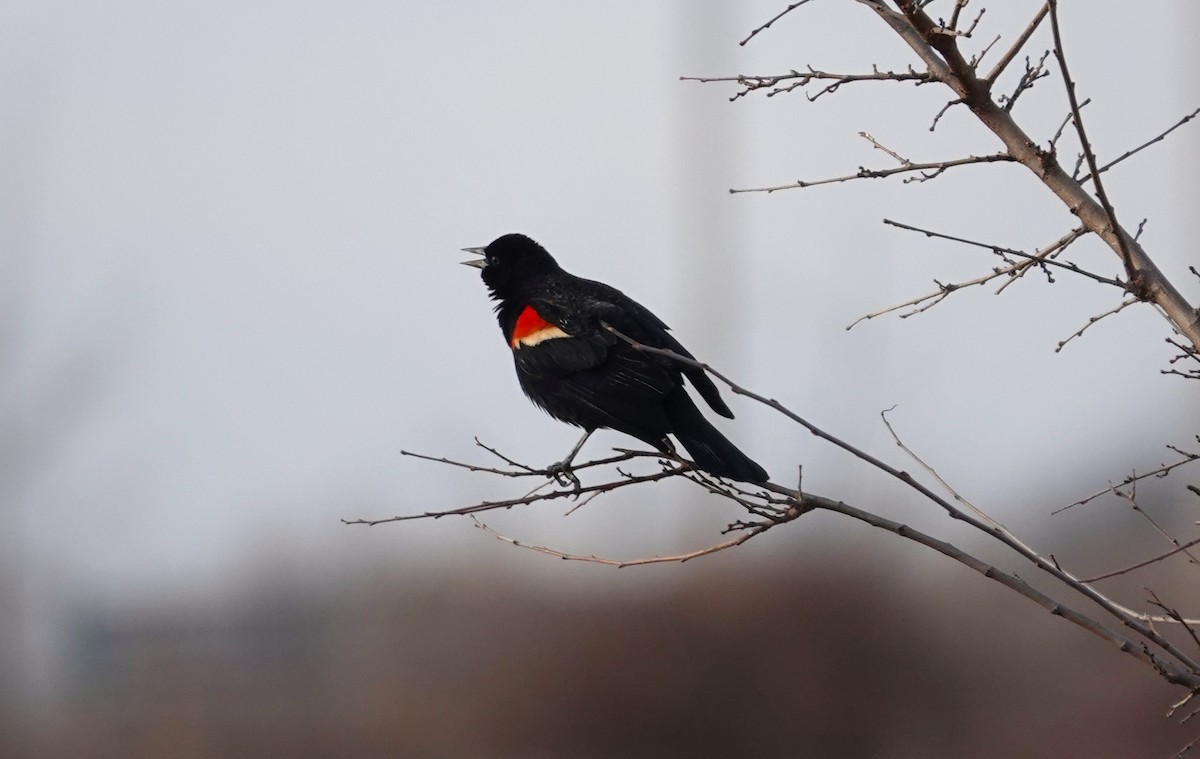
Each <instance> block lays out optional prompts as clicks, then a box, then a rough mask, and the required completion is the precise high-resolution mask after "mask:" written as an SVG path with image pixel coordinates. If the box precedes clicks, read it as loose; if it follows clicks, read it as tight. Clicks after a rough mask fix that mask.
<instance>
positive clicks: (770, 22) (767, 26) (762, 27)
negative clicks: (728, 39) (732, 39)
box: [738, 0, 810, 46]
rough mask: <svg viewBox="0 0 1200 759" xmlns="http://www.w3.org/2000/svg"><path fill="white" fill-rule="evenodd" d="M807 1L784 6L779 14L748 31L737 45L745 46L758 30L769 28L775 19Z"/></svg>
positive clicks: (763, 30) (801, 0)
mask: <svg viewBox="0 0 1200 759" xmlns="http://www.w3.org/2000/svg"><path fill="white" fill-rule="evenodd" d="M807 2H810V0H798V2H795V3H792V4H791V5H789V6H788V7H786V8H784V9H783V10H782V11H780V12H779V14H778V15H776V16H775V17H774V18H772V19H771V20H770V21H768V22H767V23H765V24H763V25H762V26H760V27H758V28H757V29H755V30H754V31H752V32H750V34H749V35H748V36H747V37H746V39H744V40H742V41H741V42H739V43H738V44H739V45H742V46H745V44H746V43H747V42H749V41H750V40H752V39H754V38H755V37H756V36H757V35H758V33H759V32H765V31H766V30H768V29H770V28H771V24H774V23H775V22H776V21H778V20H779V19H781V18H783V17H784V16H786V15H787V14H789V13H791V12H792V11H794V10H796V9H797V8H799V7H800V6H801V5H804V4H805V3H807Z"/></svg>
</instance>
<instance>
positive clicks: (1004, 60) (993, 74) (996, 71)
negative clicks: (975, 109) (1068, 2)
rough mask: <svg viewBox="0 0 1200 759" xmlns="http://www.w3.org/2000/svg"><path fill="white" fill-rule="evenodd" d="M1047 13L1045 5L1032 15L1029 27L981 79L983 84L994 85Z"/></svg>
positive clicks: (1048, 9)
mask: <svg viewBox="0 0 1200 759" xmlns="http://www.w3.org/2000/svg"><path fill="white" fill-rule="evenodd" d="M1049 11H1050V4H1049V3H1047V4H1045V5H1043V6H1042V7H1041V9H1040V10H1038V12H1037V14H1036V15H1034V17H1033V20H1032V21H1030V22H1029V25H1028V26H1026V27H1025V31H1023V32H1021V36H1019V37H1017V40H1016V42H1014V43H1013V44H1012V47H1010V48H1009V49H1008V52H1006V53H1005V54H1004V55H1003V56H1002V57H1001V58H1000V60H999V61H996V65H995V66H993V67H992V70H991V71H989V72H988V75H987V76H985V77H984V78H983V81H984V83H985V84H987V86H988V87H989V88H990V87H991V86H992V85H993V84H995V83H996V78H997V77H999V76H1000V75H1001V74H1002V73H1004V69H1005V68H1007V67H1008V64H1010V63H1012V61H1013V59H1014V58H1016V57H1017V54H1019V53H1020V52H1021V48H1023V47H1025V43H1026V42H1028V41H1029V38H1030V37H1032V36H1033V33H1034V32H1035V31H1037V28H1038V25H1039V24H1041V23H1042V19H1044V18H1046V14H1047V13H1048V12H1049Z"/></svg>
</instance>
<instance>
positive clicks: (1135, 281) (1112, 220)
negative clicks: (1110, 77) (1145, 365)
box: [1047, 0, 1150, 300]
mask: <svg viewBox="0 0 1200 759" xmlns="http://www.w3.org/2000/svg"><path fill="white" fill-rule="evenodd" d="M1047 5H1049V6H1050V28H1051V29H1052V30H1053V33H1054V57H1055V58H1057V59H1058V67H1059V69H1060V70H1061V72H1062V79H1063V85H1064V86H1065V87H1066V89H1067V100H1068V101H1069V102H1070V103H1071V113H1072V114H1073V115H1074V117H1075V119H1074V120H1075V131H1076V132H1077V133H1078V134H1079V145H1080V147H1081V148H1082V150H1083V155H1084V158H1085V159H1086V160H1087V165H1088V169H1089V171H1091V174H1092V183H1093V184H1094V185H1095V187H1096V199H1097V200H1099V201H1100V205H1101V206H1102V207H1103V208H1104V213H1105V215H1106V216H1107V217H1108V223H1109V225H1110V227H1111V230H1112V233H1113V234H1114V235H1116V238H1117V253H1118V254H1119V255H1120V257H1121V262H1122V263H1123V264H1124V265H1125V276H1126V278H1127V279H1128V280H1129V281H1128V288H1129V291H1130V292H1131V293H1132V294H1133V295H1135V296H1137V297H1138V298H1139V299H1141V300H1150V298H1149V296H1148V295H1147V293H1145V292H1144V289H1145V288H1144V286H1143V279H1144V277H1143V274H1142V272H1141V270H1139V269H1138V267H1137V265H1136V264H1135V263H1134V260H1133V254H1132V253H1131V252H1130V250H1129V246H1128V245H1127V244H1126V242H1125V233H1124V231H1123V230H1122V229H1121V225H1120V224H1119V223H1118V222H1117V212H1116V211H1115V210H1113V205H1112V202H1111V201H1110V200H1109V199H1108V193H1107V192H1105V190H1104V184H1103V183H1102V182H1101V181H1100V170H1099V168H1098V167H1097V165H1096V153H1095V151H1094V150H1092V143H1091V142H1089V141H1088V136H1087V130H1086V129H1085V128H1084V126H1083V115H1082V114H1080V112H1079V101H1078V99H1077V98H1076V97H1075V82H1074V80H1072V79H1071V72H1070V70H1069V69H1068V68H1067V54H1066V52H1065V50H1064V49H1063V43H1062V32H1061V30H1060V29H1059V27H1058V0H1047Z"/></svg>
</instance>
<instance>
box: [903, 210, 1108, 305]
mask: <svg viewBox="0 0 1200 759" xmlns="http://www.w3.org/2000/svg"><path fill="white" fill-rule="evenodd" d="M883 223H884V224H888V225H890V226H893V227H897V228H899V229H907V230H909V231H910V232H920V233H921V234H923V235H925V236H926V237H938V238H941V239H943V240H951V241H953V242H961V243H963V244H964V245H973V246H975V247H977V248H986V249H988V250H990V251H992V252H993V253H995V254H997V255H1009V256H1016V257H1018V258H1025V259H1029V260H1031V261H1032V260H1035V259H1036V261H1037V263H1038V264H1045V265H1050V266H1056V267H1058V268H1061V269H1066V270H1067V271H1070V272H1074V273H1075V274H1081V275H1083V276H1085V277H1087V278H1089V279H1094V280H1095V281H1097V282H1102V283H1104V284H1106V285H1112V286H1113V287H1119V288H1121V289H1122V290H1124V289H1125V283H1124V282H1121V281H1120V280H1116V279H1110V278H1109V277H1102V276H1100V275H1099V274H1093V273H1092V272H1090V271H1087V270H1086V269H1081V268H1080V267H1078V266H1076V265H1075V264H1073V263H1071V262H1069V261H1068V262H1063V261H1055V260H1053V259H1051V258H1046V257H1042V258H1037V257H1036V256H1033V255H1031V254H1029V253H1026V252H1024V251H1021V250H1016V249H1014V248H1006V247H1004V246H1002V245H992V244H990V243H984V242H979V241H978V240H968V239H967V238H965V237H955V236H954V235H947V234H943V233H941V232H934V231H932V230H929V229H922V228H921V227H914V226H911V225H909V224H903V223H901V222H898V221H892V220H891V219H884V220H883Z"/></svg>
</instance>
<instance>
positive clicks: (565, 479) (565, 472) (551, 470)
mask: <svg viewBox="0 0 1200 759" xmlns="http://www.w3.org/2000/svg"><path fill="white" fill-rule="evenodd" d="M546 474H548V475H550V477H552V478H554V481H555V482H557V483H558V484H559V485H560V486H562V487H564V488H565V487H567V486H568V485H569V486H570V487H571V489H572V490H573V491H574V492H575V497H576V498H578V497H579V492H580V489H581V488H582V487H583V485H582V483H580V482H579V477H578V476H576V474H575V470H574V469H572V468H571V460H570V459H564V460H562V461H556V462H554V463H553V464H551V465H550V466H548V467H546Z"/></svg>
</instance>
